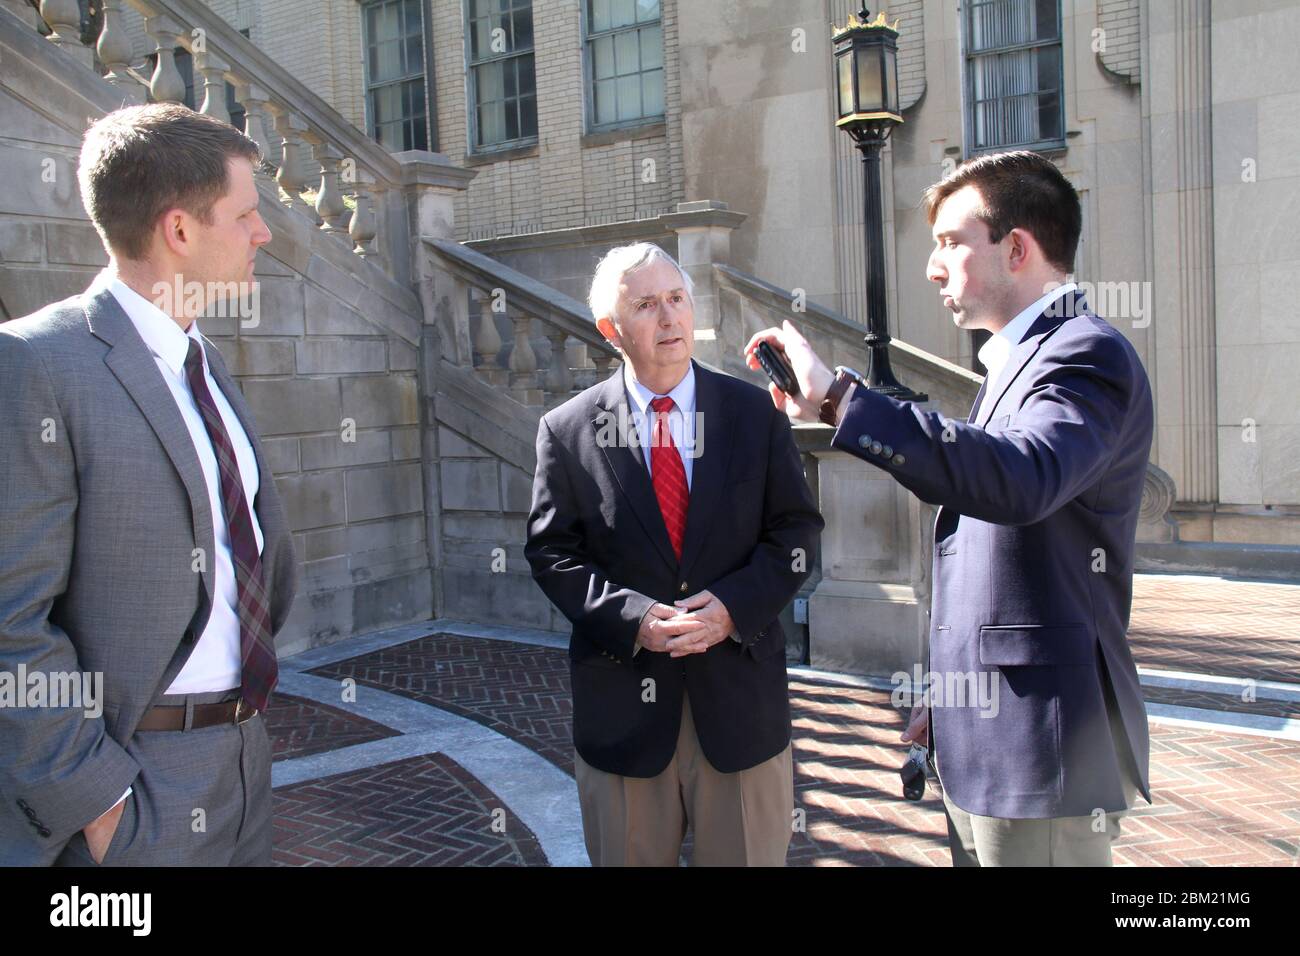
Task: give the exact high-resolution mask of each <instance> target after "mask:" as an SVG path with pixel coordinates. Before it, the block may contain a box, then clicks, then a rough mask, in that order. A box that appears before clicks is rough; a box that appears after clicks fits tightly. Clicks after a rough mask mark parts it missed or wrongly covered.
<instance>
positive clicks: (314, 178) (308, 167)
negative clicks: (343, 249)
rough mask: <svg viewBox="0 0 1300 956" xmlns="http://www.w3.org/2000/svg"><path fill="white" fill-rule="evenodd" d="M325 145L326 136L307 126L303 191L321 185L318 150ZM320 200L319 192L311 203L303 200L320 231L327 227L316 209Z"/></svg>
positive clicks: (304, 132) (302, 153)
mask: <svg viewBox="0 0 1300 956" xmlns="http://www.w3.org/2000/svg"><path fill="white" fill-rule="evenodd" d="M324 145H325V137H324V136H322V135H321V134H320V133H318V132H316V130H314V129H312V128H311V127H310V126H307V127H306V128H305V129H303V131H302V149H301V156H302V160H303V164H302V165H303V168H302V170H301V172H302V175H301V177H300V178H301V180H302V188H303V189H311V188H312V187H313V186H317V187H318V186H319V185H320V180H319V177H320V175H321V165H320V163H319V162H318V161H317V160H318V159H319V155H318V153H317V150H318V149H319V148H320V147H322V146H324ZM308 150H310V151H311V152H310V154H309V153H308ZM319 199H320V192H319V191H317V193H316V196H315V198H313V199H312V200H311V201H310V202H308V201H307V199H306V197H304V198H303V203H304V204H305V206H304V210H305V211H306V213H307V215H308V217H309V218H310V219H311V221H312V222H313V223H315V224H316V228H318V229H320V228H323V227H324V225H325V220H324V219H323V218H322V217H321V214H320V212H318V211H317V209H316V206H317V200H319Z"/></svg>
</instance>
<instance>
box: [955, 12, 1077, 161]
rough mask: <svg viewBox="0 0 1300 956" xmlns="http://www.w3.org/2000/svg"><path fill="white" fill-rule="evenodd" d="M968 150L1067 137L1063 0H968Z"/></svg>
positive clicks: (1048, 143)
mask: <svg viewBox="0 0 1300 956" xmlns="http://www.w3.org/2000/svg"><path fill="white" fill-rule="evenodd" d="M964 27H965V29H964V31H963V42H964V45H965V48H966V97H967V115H966V122H967V131H968V136H967V142H968V143H969V144H970V150H971V152H978V151H981V150H988V149H1001V148H1004V147H1009V146H1020V147H1025V148H1029V149H1048V148H1052V147H1059V146H1063V145H1064V144H1065V108H1064V103H1063V100H1062V96H1061V88H1062V86H1063V85H1064V84H1063V78H1062V72H1061V9H1060V0H967V3H966V19H965V24H964Z"/></svg>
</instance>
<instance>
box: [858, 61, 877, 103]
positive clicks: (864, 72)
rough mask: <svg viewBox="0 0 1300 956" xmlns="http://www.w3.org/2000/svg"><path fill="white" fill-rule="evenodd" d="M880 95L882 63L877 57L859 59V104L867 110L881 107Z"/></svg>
mask: <svg viewBox="0 0 1300 956" xmlns="http://www.w3.org/2000/svg"><path fill="white" fill-rule="evenodd" d="M864 60H865V62H864ZM880 95H881V90H880V64H879V63H877V62H876V59H875V57H870V56H868V57H864V58H861V59H859V60H858V105H859V106H861V107H863V108H864V109H867V110H875V109H879V108H880Z"/></svg>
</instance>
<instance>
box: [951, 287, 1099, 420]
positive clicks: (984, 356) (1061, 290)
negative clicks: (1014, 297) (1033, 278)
mask: <svg viewBox="0 0 1300 956" xmlns="http://www.w3.org/2000/svg"><path fill="white" fill-rule="evenodd" d="M1077 288H1078V286H1077V285H1076V284H1075V283H1073V282H1067V283H1065V284H1064V285H1059V286H1057V287H1056V288H1054V289H1052V290H1051V291H1050V292H1045V293H1043V295H1042V296H1041V297H1039V298H1038V299H1035V300H1034V301H1033V302H1031V303H1029V305H1027V306H1025V307H1024V308H1023V309H1021V310H1020V312H1019V313H1017V315H1016V317H1015V318H1014V319H1012V320H1011V321H1010V322H1008V323H1007V324H1006V325H1004V326H1003V327H1002V328H1001V329H1000V330H999V331H998V332H997V333H996V334H994V335H992V336H990V337H989V340H988V341H987V342H985V343H984V344H983V345H981V346H980V350H979V360H980V364H981V365H983V366H984V368H985V369H986V370H987V371H986V372H985V375H984V381H985V387H984V398H983V399H982V400H981V401H980V410H979V414H978V415H976V416H975V420H976V421H981V420H983V418H984V413H985V412H987V411H988V410H989V408H990V407H991V406H990V403H991V402H993V401H996V386H997V385H998V376H999V375H1001V374H1002V370H1003V369H1004V368H1006V365H1007V360H1008V359H1009V358H1011V352H1012V350H1014V349H1015V347H1016V346H1017V345H1019V344H1020V340H1021V339H1023V338H1024V337H1025V333H1026V332H1028V331H1029V329H1030V326H1032V325H1033V324H1034V322H1035V321H1037V319H1038V317H1039V316H1040V315H1042V314H1043V310H1045V309H1046V308H1047V307H1048V305H1050V304H1051V303H1052V302H1055V301H1056V300H1057V299H1059V298H1060V297H1061V296H1063V295H1065V294H1066V293H1068V292H1073V291H1074V290H1075V289H1077Z"/></svg>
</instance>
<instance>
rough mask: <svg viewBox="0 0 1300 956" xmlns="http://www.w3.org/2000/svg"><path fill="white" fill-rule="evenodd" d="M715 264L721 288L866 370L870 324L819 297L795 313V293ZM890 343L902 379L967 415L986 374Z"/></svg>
mask: <svg viewBox="0 0 1300 956" xmlns="http://www.w3.org/2000/svg"><path fill="white" fill-rule="evenodd" d="M713 269H714V274H715V275H716V276H717V279H718V284H719V286H720V287H721V288H723V289H725V290H728V291H730V292H733V293H735V294H736V295H738V296H740V298H741V300H742V301H743V302H745V303H746V304H747V305H748V306H750V307H751V308H753V309H755V310H757V311H758V312H759V313H760V314H763V315H765V316H766V318H767V319H768V321H769V323H770V324H773V325H780V324H781V320H782V319H790V321H792V322H793V323H794V324H795V325H797V326H799V328H800V330H801V331H802V332H803V333H804V335H805V336H807V337H808V339H809V341H810V342H812V345H813V348H814V349H815V350H816V351H817V352H818V354H820V355H821V356H822V357H823V358H824V359H826V360H827V361H828V362H833V363H834V364H842V365H851V366H855V367H857V368H861V369H862V370H863V371H865V370H866V369H865V364H866V360H867V349H866V345H865V344H864V343H863V341H862V337H863V335H864V334H865V333H866V329H864V328H863V327H862V326H860V325H858V324H857V323H856V322H850V321H849V320H848V319H846V318H844V316H842V315H840V314H839V313H837V312H834V311H832V310H831V309H827V308H825V307H824V306H821V305H818V304H817V303H815V302H804V303H803V304H802V310H801V311H798V312H795V311H794V310H793V309H792V303H794V302H795V301H796V296H795V294H794V293H793V292H791V291H789V290H787V289H782V288H780V287H778V286H775V285H772V284H771V283H769V282H764V281H763V280H762V279H759V278H757V277H756V276H752V275H750V274H749V273H747V272H742V271H741V270H739V269H735V268H733V267H731V266H728V265H722V264H719V263H715V264H714V266H713ZM889 348H890V352H889V359H890V362H891V363H892V364H893V365H894V367H895V369H896V370H897V371H898V373H899V377H900V378H902V379H903V380H904V381H905V382H906V383H907V384H908V385H910V386H911V387H913V388H915V389H917V390H918V391H923V392H926V393H928V394H929V396H930V399H931V400H932V401H933V402H934V403H935V404H937V405H938V407H939V408H940V410H942V411H943V412H944V414H946V415H949V416H953V415H958V416H960V417H961V418H965V417H966V414H967V412H968V411H969V410H970V406H971V403H972V402H974V401H975V396H976V394H977V393H978V392H979V387H980V382H981V381H983V378H982V377H981V376H979V375H976V374H975V373H974V372H972V371H969V370H968V369H964V368H962V367H961V366H960V365H954V364H953V363H952V362H949V361H946V360H945V359H941V358H939V357H938V356H937V355H931V354H930V353H929V352H925V351H923V350H921V349H918V348H916V347H915V346H912V345H908V344H907V343H906V342H901V341H899V340H898V339H893V340H892V341H891V342H890V343H889Z"/></svg>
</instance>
